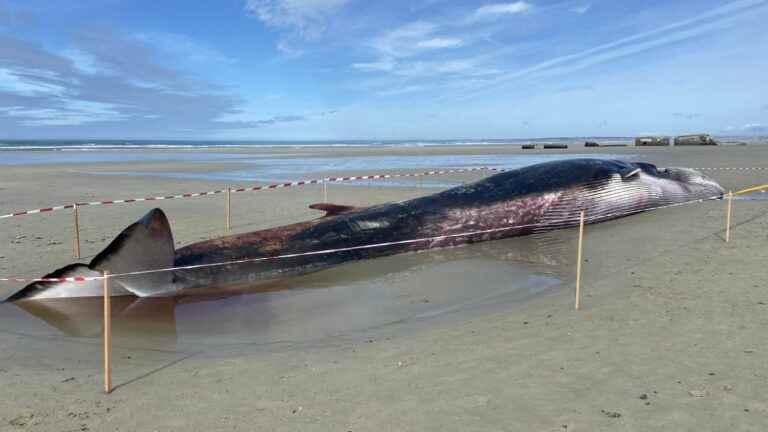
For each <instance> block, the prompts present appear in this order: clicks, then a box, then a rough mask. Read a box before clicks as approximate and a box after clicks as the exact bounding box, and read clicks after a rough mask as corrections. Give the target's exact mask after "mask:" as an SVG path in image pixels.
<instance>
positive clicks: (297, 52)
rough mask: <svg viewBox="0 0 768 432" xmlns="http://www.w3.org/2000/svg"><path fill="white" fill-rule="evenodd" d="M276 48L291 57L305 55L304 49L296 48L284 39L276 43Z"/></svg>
mask: <svg viewBox="0 0 768 432" xmlns="http://www.w3.org/2000/svg"><path fill="white" fill-rule="evenodd" d="M275 48H277V50H278V51H280V52H281V53H283V54H285V55H286V56H287V57H291V58H297V57H301V56H302V55H304V50H302V49H299V48H294V46H293V45H291V44H289V43H288V42H286V41H285V40H283V39H280V40H279V41H277V43H276V44H275Z"/></svg>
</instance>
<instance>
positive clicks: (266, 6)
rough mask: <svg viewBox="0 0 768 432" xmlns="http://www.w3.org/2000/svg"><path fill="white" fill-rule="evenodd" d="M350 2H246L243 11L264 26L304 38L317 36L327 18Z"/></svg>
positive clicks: (261, 0)
mask: <svg viewBox="0 0 768 432" xmlns="http://www.w3.org/2000/svg"><path fill="white" fill-rule="evenodd" d="M349 1H350V0H247V1H246V3H245V9H246V10H247V11H248V12H250V13H251V14H253V15H254V16H255V17H256V18H258V19H259V20H260V21H261V22H263V23H264V24H266V25H268V26H270V27H273V28H280V29H289V30H294V31H296V32H298V33H299V34H300V35H301V36H303V37H306V38H314V37H317V36H319V35H320V34H321V33H322V32H323V31H324V30H325V21H326V20H327V18H328V17H329V16H330V15H331V14H333V13H334V12H336V11H337V10H338V9H340V8H341V7H342V6H344V5H345V4H346V3H348V2H349Z"/></svg>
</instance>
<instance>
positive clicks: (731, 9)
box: [496, 0, 766, 84]
mask: <svg viewBox="0 0 768 432" xmlns="http://www.w3.org/2000/svg"><path fill="white" fill-rule="evenodd" d="M765 2H766V0H741V1H736V2H733V3H729V4H726V5H722V6H718V7H716V8H714V9H711V10H709V11H708V12H705V13H702V14H700V15H696V16H693V17H691V18H687V19H685V20H682V21H678V22H675V23H672V24H669V25H664V26H661V27H657V28H654V29H652V30H648V31H645V32H641V33H637V34H634V35H631V36H626V37H623V38H620V39H617V40H614V41H612V42H608V43H604V44H601V45H597V46H595V47H593V48H590V49H587V50H584V51H581V52H577V53H574V54H567V55H563V56H560V57H555V58H552V59H549V60H545V61H543V62H540V63H537V64H534V65H532V66H529V67H526V68H523V69H520V70H517V71H514V72H510V73H507V74H505V75H503V76H500V77H498V79H497V81H496V83H497V84H498V83H499V82H501V81H507V82H515V81H516V80H517V79H519V78H522V77H526V76H531V75H536V76H554V75H562V74H567V73H572V72H575V71H577V70H580V69H583V68H586V67H589V66H592V65H595V64H599V63H604V62H608V61H611V60H615V59H617V58H621V57H625V56H629V55H633V54H637V53H641V52H646V51H648V50H650V49H653V48H656V47H660V46H664V45H668V44H670V43H674V42H679V41H683V40H686V39H690V38H693V37H696V36H699V35H703V34H713V33H716V32H718V31H720V30H722V29H723V28H724V27H727V26H728V25H730V23H731V18H733V17H734V16H736V15H738V14H739V13H742V12H744V11H745V10H748V9H749V8H750V7H753V6H755V5H760V4H763V3H765Z"/></svg>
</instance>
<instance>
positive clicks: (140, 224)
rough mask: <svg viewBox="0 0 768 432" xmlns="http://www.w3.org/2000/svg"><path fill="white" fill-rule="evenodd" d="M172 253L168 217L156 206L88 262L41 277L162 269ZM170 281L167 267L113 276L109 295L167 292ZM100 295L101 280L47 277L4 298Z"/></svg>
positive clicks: (171, 256)
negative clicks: (57, 279) (58, 279)
mask: <svg viewBox="0 0 768 432" xmlns="http://www.w3.org/2000/svg"><path fill="white" fill-rule="evenodd" d="M174 256H175V250H174V246H173V235H172V234H171V228H170V225H169V223H168V218H166V216H165V213H163V211H162V210H160V209H157V208H156V209H153V210H151V211H149V213H147V214H146V215H144V217H142V218H141V219H139V220H138V221H136V222H134V223H133V224H131V225H129V226H128V227H127V228H125V229H124V230H123V231H122V232H121V233H120V234H119V235H118V236H117V237H115V239H114V240H112V242H111V243H110V244H109V245H108V246H107V247H106V248H104V250H102V251H101V252H100V253H99V254H98V255H96V257H95V258H93V260H91V262H90V264H88V265H85V264H80V263H77V264H70V265H67V266H65V267H62V268H60V269H58V270H56V271H54V272H53V273H50V274H48V275H46V276H45V277H44V278H45V279H49V278H50V279H53V278H78V277H96V276H100V275H101V274H102V273H103V272H104V271H105V270H108V271H109V272H110V273H111V274H124V273H134V272H143V271H150V270H158V269H165V268H170V267H173V264H174ZM172 282H173V274H172V272H170V271H165V272H154V273H144V274H135V275H126V276H116V277H115V278H114V279H112V284H111V288H112V295H125V294H134V295H137V296H139V297H147V296H152V295H158V294H160V293H163V292H167V291H168V290H169V289H168V288H169V285H170V284H171V283H172ZM100 295H102V282H101V281H100V280H95V281H87V280H86V281H46V282H34V283H32V284H30V285H27V286H26V287H24V288H23V289H22V290H21V291H18V292H17V293H15V294H13V295H12V296H11V297H9V298H8V299H6V301H17V300H22V299H45V298H61V297H93V296H100Z"/></svg>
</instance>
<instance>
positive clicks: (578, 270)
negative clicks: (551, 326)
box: [574, 210, 584, 310]
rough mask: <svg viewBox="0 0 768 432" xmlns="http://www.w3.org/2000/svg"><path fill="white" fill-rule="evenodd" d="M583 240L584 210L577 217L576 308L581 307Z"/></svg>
mask: <svg viewBox="0 0 768 432" xmlns="http://www.w3.org/2000/svg"><path fill="white" fill-rule="evenodd" d="M583 242H584V210H582V211H581V216H580V217H579V246H578V252H577V254H576V255H577V256H576V304H575V305H574V306H575V308H576V310H579V308H580V307H581V249H582V245H583Z"/></svg>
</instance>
